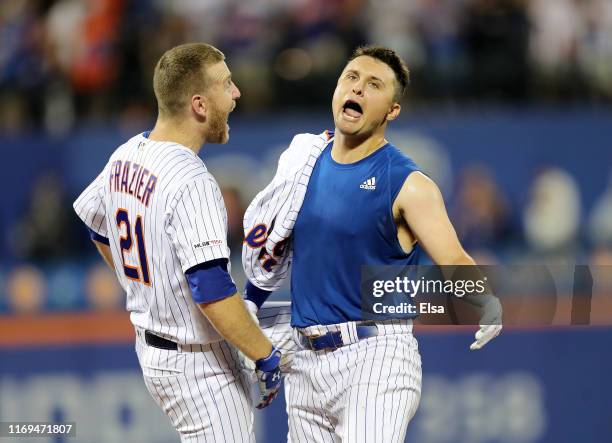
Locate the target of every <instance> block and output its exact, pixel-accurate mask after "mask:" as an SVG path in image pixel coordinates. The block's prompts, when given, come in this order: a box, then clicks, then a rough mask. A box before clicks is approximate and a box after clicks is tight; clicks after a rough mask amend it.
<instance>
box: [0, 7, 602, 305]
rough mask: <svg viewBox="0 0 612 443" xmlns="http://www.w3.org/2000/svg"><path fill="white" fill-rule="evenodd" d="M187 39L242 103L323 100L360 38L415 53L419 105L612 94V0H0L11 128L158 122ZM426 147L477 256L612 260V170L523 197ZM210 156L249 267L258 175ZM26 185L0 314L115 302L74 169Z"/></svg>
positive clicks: (276, 106)
mask: <svg viewBox="0 0 612 443" xmlns="http://www.w3.org/2000/svg"><path fill="white" fill-rule="evenodd" d="M188 41H206V42H210V43H212V44H214V45H216V46H218V47H219V48H220V49H222V50H223V51H224V52H225V54H226V56H227V59H228V64H229V66H230V68H231V70H232V72H233V74H234V78H235V81H236V83H237V84H238V86H239V87H240V89H241V91H242V94H243V95H242V98H241V100H240V102H239V106H238V108H237V112H239V113H242V114H244V115H245V116H249V115H261V114H262V113H263V114H266V115H270V116H271V117H270V118H273V116H274V115H275V113H280V112H283V113H285V112H288V111H292V110H299V111H302V112H303V111H307V112H318V113H325V112H326V111H327V110H328V108H329V106H330V98H331V94H332V91H333V89H334V85H335V82H336V78H337V75H338V73H339V72H340V71H341V69H342V67H343V66H344V63H345V61H346V58H347V56H348V55H349V54H350V53H351V52H352V50H353V49H354V48H355V47H356V46H358V45H361V44H364V43H378V44H382V45H387V46H390V47H392V48H394V49H395V50H397V51H398V52H399V53H400V54H401V55H402V56H403V57H404V58H405V60H406V61H407V62H408V64H409V67H410V69H411V77H412V85H411V86H410V88H409V92H408V95H407V97H406V99H405V100H406V102H405V104H406V105H407V106H406V108H408V109H409V110H410V112H413V111H414V112H419V110H424V109H428V110H430V109H434V110H440V109H459V110H461V109H464V108H466V107H469V108H474V107H480V106H491V104H494V105H495V106H506V105H511V106H517V105H520V106H538V105H541V104H543V103H544V104H547V105H553V106H560V107H564V106H569V105H571V106H576V105H579V106H584V105H588V106H595V105H603V106H606V105H608V104H609V103H611V102H612V0H414V1H405V0H379V1H374V0H370V1H366V0H312V1H305V0H254V1H238V0H228V1H224V0H206V1H197V0H11V1H3V2H1V3H0V134H1V135H2V137H5V138H10V137H20V136H22V135H23V134H30V135H31V134H43V135H44V137H51V138H53V137H60V138H61V137H67V136H68V135H69V134H70V133H71V132H72V131H74V130H75V129H77V128H79V127H83V126H90V125H96V124H100V123H104V122H109V121H113V122H117V123H118V124H119V125H120V126H124V127H133V128H146V127H148V125H150V124H151V122H152V121H153V120H154V117H155V109H156V108H155V101H154V98H153V94H152V89H151V72H152V69H153V66H154V64H155V62H156V61H157V59H158V57H159V56H160V55H161V53H163V52H164V51H165V50H166V49H168V48H170V47H172V46H174V45H176V44H180V43H184V42H188ZM434 112H437V111H434ZM404 147H406V148H407V147H408V146H404ZM410 147H411V148H414V146H413V145H411V146H410ZM609 149H612V148H609ZM417 150H418V149H417ZM411 155H415V154H414V151H411ZM416 157H418V155H416ZM608 158H609V157H608ZM415 160H417V163H420V164H423V163H426V164H429V165H430V168H429V172H430V173H431V174H432V175H433V176H434V178H435V179H436V181H437V182H438V183H440V184H441V187H442V188H443V191H445V196H446V197H447V205H448V209H449V213H450V215H451V218H452V220H453V223H454V225H455V227H456V229H457V231H458V234H459V237H460V238H461V240H462V242H463V244H464V245H465V247H466V249H468V251H469V252H470V253H472V254H473V255H475V257H476V259H477V261H479V262H480V263H496V262H500V261H502V262H508V261H514V262H524V261H525V260H534V261H538V260H539V261H540V262H542V261H544V262H555V261H563V262H584V263H592V264H612V178H611V180H610V184H609V186H608V189H607V190H606V189H601V191H600V195H599V196H598V197H597V198H596V201H595V202H594V203H593V204H590V205H589V207H588V208H586V209H585V208H584V206H583V203H582V201H581V190H580V183H579V182H578V181H577V179H576V177H573V176H572V175H571V174H570V173H568V172H567V171H564V170H563V169H560V168H555V167H550V168H545V169H543V170H541V171H539V172H538V173H537V174H536V175H535V176H534V177H533V181H532V182H531V183H530V184H529V185H528V188H529V192H528V193H527V196H526V198H525V199H524V200H523V201H521V202H519V203H520V204H517V202H516V201H512V200H511V199H510V198H509V197H508V196H507V195H505V193H504V191H503V189H502V187H500V185H499V184H498V183H497V182H496V176H495V172H494V171H492V170H490V169H489V168H488V167H487V166H486V165H485V164H484V163H482V164H474V165H471V166H469V167H464V168H462V169H460V170H455V168H454V166H453V165H452V164H451V162H450V160H449V159H448V157H447V156H446V155H445V153H444V151H443V149H438V150H435V149H433V150H428V149H425V150H424V152H422V158H415ZM275 161H276V158H271V159H270V162H269V167H270V168H273V167H274V162H275ZM209 167H210V166H209ZM211 169H212V170H213V173H215V174H216V175H217V177H218V178H219V179H220V182H221V184H222V187H223V194H224V197H225V201H226V206H227V210H228V216H229V236H230V244H231V246H232V254H233V261H234V264H233V270H234V271H235V272H234V273H235V275H236V276H237V277H236V278H237V280H239V281H240V280H241V278H240V269H241V267H240V264H239V260H240V247H241V244H242V226H241V222H242V215H243V213H244V210H245V208H246V205H247V204H248V202H249V201H250V198H252V196H253V195H252V191H255V190H257V189H259V188H257V187H252V188H248V189H246V187H244V186H241V184H240V183H237V182H236V181H233V182H232V181H230V182H229V183H224V182H223V173H221V174H218V172H217V171H215V170H214V168H211ZM247 169H248V168H247ZM424 169H425V168H424ZM609 170H610V172H612V165H610V167H609ZM270 177H271V173H270V175H269V176H268V177H267V179H269V178H270ZM92 178H93V177H92ZM241 178H242V179H244V180H246V178H245V176H241ZM264 184H265V183H264V182H261V183H258V185H260V186H263V185H264ZM28 186H29V197H28V199H27V202H26V203H25V204H23V205H22V206H23V207H22V208H21V210H20V215H19V217H18V218H17V219H16V220H8V221H6V223H8V224H9V226H7V227H6V228H7V229H6V232H3V235H4V237H5V240H6V241H5V243H6V248H7V251H4V252H5V254H4V256H5V259H4V262H6V263H8V266H7V267H5V268H3V269H0V288H1V289H0V295H2V296H1V297H0V312H2V311H6V310H8V311H18V312H31V311H37V310H40V309H51V310H65V309H83V308H84V309H88V308H90V307H92V306H94V307H96V308H102V309H106V308H111V309H117V308H121V306H122V295H121V291H120V289H119V288H118V287H117V283H116V281H115V278H114V275H113V274H112V273H111V272H110V270H108V269H106V268H105V267H104V266H103V264H102V263H101V262H100V261H99V260H97V258H96V257H95V255H94V254H95V251H94V249H93V247H91V245H90V244H89V240H88V238H87V236H86V235H85V234H84V230H83V226H82V225H81V223H80V221H79V220H78V219H77V218H76V217H75V215H74V213H73V211H72V201H73V199H74V197H75V195H74V192H72V190H71V189H67V186H66V184H65V183H64V177H62V176H61V174H58V173H54V172H51V173H49V174H44V175H41V176H39V177H35V178H34V179H33V180H32V181H31V182H30V183H29V184H28ZM5 192H6V191H5ZM6 257H8V258H9V259H8V260H7V258H6ZM83 289H84V290H83ZM83 293H85V295H86V296H85V297H83Z"/></svg>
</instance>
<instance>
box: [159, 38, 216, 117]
mask: <svg viewBox="0 0 612 443" xmlns="http://www.w3.org/2000/svg"><path fill="white" fill-rule="evenodd" d="M224 59H225V56H224V55H223V53H222V52H221V51H219V50H218V49H217V48H215V47H214V46H211V45H209V44H206V43H188V44H184V45H180V46H176V47H174V48H172V49H169V50H168V51H166V52H165V53H164V55H162V56H161V58H160V59H159V61H158V62H157V65H156V66H155V71H154V73H153V90H154V91H155V98H156V99H157V107H158V110H159V115H160V116H161V117H174V116H176V115H179V114H180V113H181V112H182V110H183V109H185V106H186V105H187V104H188V103H189V101H190V100H191V97H192V96H193V95H194V94H198V93H200V94H201V93H204V92H205V90H206V88H207V83H208V78H207V75H206V68H207V67H208V66H210V65H213V64H215V63H218V62H220V61H223V60H224Z"/></svg>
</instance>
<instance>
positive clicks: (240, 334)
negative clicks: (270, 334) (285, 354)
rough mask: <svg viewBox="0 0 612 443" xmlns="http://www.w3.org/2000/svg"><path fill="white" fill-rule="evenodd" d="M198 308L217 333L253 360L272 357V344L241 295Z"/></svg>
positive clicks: (201, 305)
mask: <svg viewBox="0 0 612 443" xmlns="http://www.w3.org/2000/svg"><path fill="white" fill-rule="evenodd" d="M198 306H199V307H200V310H201V311H202V312H203V313H204V315H205V316H206V317H207V318H208V320H209V321H210V322H211V324H212V325H213V326H214V327H215V329H216V330H217V332H219V334H220V335H221V336H222V337H223V338H224V339H226V340H227V341H229V342H230V343H232V344H233V345H234V346H236V347H237V348H238V349H239V350H240V351H241V352H242V353H243V354H244V355H246V356H247V357H249V358H250V359H251V360H253V361H256V360H259V359H262V358H266V357H267V356H268V355H270V352H271V351H272V343H270V340H269V339H268V338H267V337H266V336H265V335H264V333H263V332H262V331H261V329H260V328H259V326H258V325H257V324H256V323H255V321H254V320H253V318H252V317H251V314H249V312H248V311H247V309H246V306H245V304H244V302H243V300H242V297H241V296H240V294H238V293H236V294H234V295H232V296H231V297H228V298H224V299H223V300H219V301H217V302H213V303H200V304H198Z"/></svg>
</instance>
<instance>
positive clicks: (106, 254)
mask: <svg viewBox="0 0 612 443" xmlns="http://www.w3.org/2000/svg"><path fill="white" fill-rule="evenodd" d="M92 242H93V244H94V245H96V249H97V250H98V252H99V253H100V255H101V256H102V258H103V259H104V261H105V262H106V264H107V265H108V267H109V268H111V269H112V270H113V271H114V270H115V265H114V263H113V254H112V252H111V249H110V246H108V245H105V244H104V243H100V242H99V241H96V240H92Z"/></svg>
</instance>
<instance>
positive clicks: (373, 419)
mask: <svg viewBox="0 0 612 443" xmlns="http://www.w3.org/2000/svg"><path fill="white" fill-rule="evenodd" d="M408 77H409V74H408V69H407V68H406V65H405V64H404V62H403V61H402V60H401V59H400V57H398V55H397V54H396V53H395V52H394V51H392V50H390V49H387V48H383V47H377V46H368V47H362V48H359V49H357V50H356V51H355V53H354V54H353V56H352V57H351V59H350V60H349V62H348V64H347V65H346V67H345V68H344V70H343V72H342V74H341V75H340V78H339V79H338V83H337V86H336V90H335V92H334V96H333V100H332V111H333V116H334V122H335V131H334V136H333V138H332V139H331V141H330V142H329V143H328V144H327V146H326V147H325V148H324V149H323V151H322V152H321V154H320V156H319V158H318V159H317V162H316V164H315V166H314V168H313V170H312V173H311V175H310V180H309V182H308V187H307V190H306V193H305V196H304V201H303V203H302V206H301V209H300V211H299V214H298V216H297V219H296V220H295V225H294V228H293V233H292V237H291V241H292V247H293V259H292V270H291V302H292V308H291V324H292V326H293V327H294V330H295V333H294V336H295V339H296V341H298V343H299V346H300V349H299V350H298V351H297V352H296V353H295V355H294V360H293V364H292V369H291V373H289V374H288V375H287V378H286V399H287V412H288V415H289V440H290V441H291V442H340V441H341V442H380V443H390V442H403V441H404V439H405V434H406V429H407V426H408V423H409V421H410V420H411V418H412V417H413V415H414V413H415V412H416V409H417V406H418V403H419V400H420V396H421V360H420V355H419V351H418V345H417V342H416V339H415V338H414V336H413V335H412V321H411V320H410V319H390V320H387V321H380V322H364V321H363V313H362V304H361V291H360V282H361V279H360V274H361V267H362V266H363V265H401V266H405V265H410V264H417V263H418V260H419V255H420V253H421V250H424V251H425V252H426V253H427V254H428V255H429V256H430V257H431V259H432V261H433V262H434V263H435V264H439V265H474V264H475V263H474V261H473V260H472V258H471V257H470V256H469V255H468V254H467V253H466V251H465V250H464V249H463V247H462V246H461V244H460V242H459V240H458V238H457V235H456V233H455V230H454V228H453V226H452V225H451V222H450V221H449V218H448V215H447V212H446V209H445V206H444V201H443V198H442V195H441V193H440V191H439V189H438V187H437V186H436V184H435V183H434V182H433V181H432V180H431V179H430V178H428V177H427V176H426V175H424V174H423V173H421V172H420V171H419V169H418V167H417V165H415V163H414V162H413V161H412V160H411V159H410V158H408V157H407V156H406V155H404V154H403V153H402V152H401V151H399V150H398V149H397V148H396V147H395V146H393V145H392V144H391V143H389V142H388V141H387V140H386V139H385V131H386V129H387V125H388V123H389V122H391V121H393V120H395V119H396V118H397V117H398V116H399V114H400V110H401V106H400V103H399V102H400V98H401V97H402V95H403V93H404V90H405V88H406V86H407V84H408ZM246 294H247V299H248V300H250V301H251V302H253V303H255V304H256V305H258V306H261V303H262V300H263V299H264V298H265V296H266V293H265V291H261V290H259V289H258V288H257V287H255V286H254V285H253V284H248V285H247V290H246ZM467 301H469V302H471V303H473V304H474V305H476V306H477V307H478V308H480V309H481V312H482V313H484V312H485V309H484V308H485V307H486V309H487V310H488V311H489V312H490V311H493V312H494V315H493V317H494V318H496V319H497V320H496V321H494V322H488V323H486V324H484V323H483V322H482V321H481V328H480V330H479V331H478V332H477V333H476V341H475V342H474V343H473V344H472V346H471V347H470V348H471V349H480V348H481V347H482V346H484V345H485V344H486V343H487V342H488V341H490V340H491V339H493V338H494V337H495V336H497V335H498V334H499V332H500V330H501V321H499V319H500V317H501V305H500V304H499V301H498V300H497V299H496V298H495V297H493V296H483V297H480V298H479V299H478V300H475V299H472V300H467ZM483 315H484V314H483ZM488 318H491V317H488ZM491 323H496V324H491Z"/></svg>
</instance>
